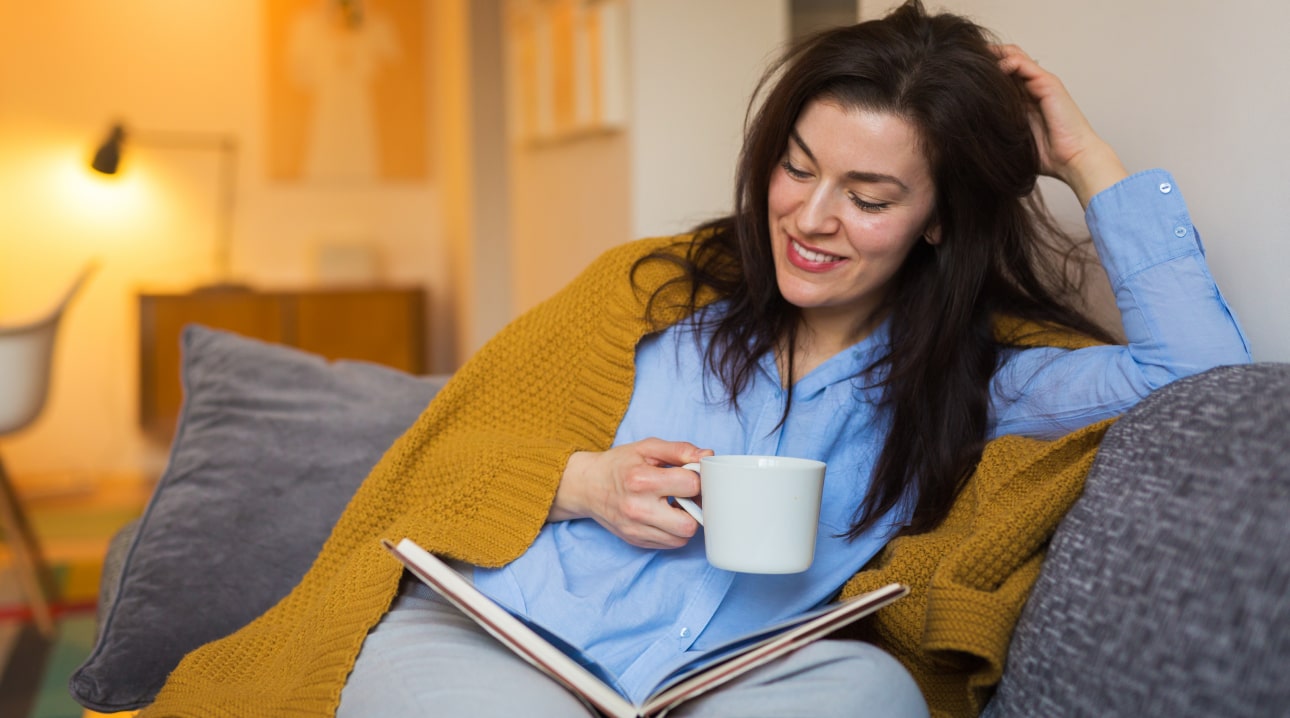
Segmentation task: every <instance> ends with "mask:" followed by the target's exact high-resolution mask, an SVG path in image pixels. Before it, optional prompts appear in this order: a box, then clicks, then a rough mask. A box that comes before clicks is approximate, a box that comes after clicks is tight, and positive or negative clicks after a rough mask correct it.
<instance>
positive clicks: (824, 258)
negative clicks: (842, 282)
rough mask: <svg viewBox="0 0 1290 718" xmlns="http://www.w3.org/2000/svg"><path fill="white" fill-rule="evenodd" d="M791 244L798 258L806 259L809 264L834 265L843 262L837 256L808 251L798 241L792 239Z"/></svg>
mask: <svg viewBox="0 0 1290 718" xmlns="http://www.w3.org/2000/svg"><path fill="white" fill-rule="evenodd" d="M789 244H791V245H792V247H793V251H794V252H796V253H797V254H798V256H800V257H801V258H802V259H805V260H806V261H808V262H813V263H815V264H833V263H834V262H841V261H842V259H843V258H842V257H839V256H837V255H833V254H825V253H823V252H817V251H815V250H813V249H807V248H806V247H804V246H802V244H801V243H800V242H798V241H797V240H796V239H790V240H789Z"/></svg>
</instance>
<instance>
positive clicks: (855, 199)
mask: <svg viewBox="0 0 1290 718" xmlns="http://www.w3.org/2000/svg"><path fill="white" fill-rule="evenodd" d="M848 196H849V197H850V198H851V203H852V204H854V205H855V206H856V207H859V208H860V211H861V212H881V211H883V210H884V209H887V208H888V207H890V206H891V203H890V202H866V201H864V200H862V199H860V197H859V196H857V195H854V194H852V195H848Z"/></svg>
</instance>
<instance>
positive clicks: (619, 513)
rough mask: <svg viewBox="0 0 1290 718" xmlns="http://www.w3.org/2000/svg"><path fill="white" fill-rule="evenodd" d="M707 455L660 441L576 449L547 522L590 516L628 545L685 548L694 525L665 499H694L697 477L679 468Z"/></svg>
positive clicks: (707, 452) (687, 446)
mask: <svg viewBox="0 0 1290 718" xmlns="http://www.w3.org/2000/svg"><path fill="white" fill-rule="evenodd" d="M712 453H713V452H712V451H710V450H708V449H700V448H698V447H696V446H695V445H694V444H690V443H688V442H684V441H664V440H662V439H643V440H641V441H636V442H633V443H630V444H623V445H622V446H615V447H614V448H612V449H610V450H608V451H603V452H592V451H579V452H577V453H575V454H573V455H572V456H570V457H569V463H568V464H566V465H565V468H564V475H563V477H562V478H561V479H560V487H559V489H557V491H556V494H555V503H553V504H552V506H551V512H550V513H549V514H548V516H547V520H548V521H566V520H569V519H577V518H591V519H595V520H596V522H597V523H599V524H600V525H601V526H604V527H605V528H606V529H608V530H609V531H610V532H611V533H613V534H614V535H615V536H617V537H619V538H621V539H622V540H624V541H626V542H627V543H630V544H632V545H633V546H640V547H641V548H679V547H681V546H684V545H685V544H686V542H687V541H689V540H690V537H691V536H694V532H695V531H697V530H698V528H699V524H698V522H697V521H695V520H694V519H693V518H691V517H690V515H689V514H687V513H686V512H685V511H684V510H682V509H680V508H677V507H675V506H673V505H672V504H670V503H669V502H668V497H669V496H685V497H693V496H697V495H698V493H699V476H698V474H696V473H694V472H693V471H690V470H688V469H682V468H680V467H681V466H682V465H683V464H688V463H690V462H694V461H698V460H699V459H701V458H703V457H705V456H711V455H712Z"/></svg>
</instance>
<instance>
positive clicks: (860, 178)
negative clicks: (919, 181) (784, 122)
mask: <svg viewBox="0 0 1290 718" xmlns="http://www.w3.org/2000/svg"><path fill="white" fill-rule="evenodd" d="M788 134H789V137H791V138H792V139H793V142H795V143H797V146H798V147H800V148H801V150H802V151H803V152H805V153H806V156H807V157H810V158H811V161H812V162H819V160H817V159H815V153H813V152H811V148H810V147H807V146H806V141H805V140H803V139H802V136H801V135H799V134H797V130H796V129H792V130H789V132H788ZM846 176H847V179H849V180H852V181H855V182H868V183H870V184H874V183H879V182H886V183H888V184H894V185H896V186H897V187H899V188H900V191H902V192H905V193H908V192H909V187H907V186H906V185H905V183H904V182H901V181H900V179H898V178H897V177H895V176H893V175H889V174H883V173H881V172H861V171H860V170H851V171H849V172H847V175H846Z"/></svg>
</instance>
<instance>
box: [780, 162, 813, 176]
mask: <svg viewBox="0 0 1290 718" xmlns="http://www.w3.org/2000/svg"><path fill="white" fill-rule="evenodd" d="M779 166H780V167H783V168H784V172H786V173H787V174H788V176H789V177H792V178H793V179H799V180H801V179H807V178H809V177H810V176H811V173H810V172H807V171H806V170H804V169H800V168H798V167H797V166H796V165H794V164H793V163H792V161H791V160H787V159H785V160H784V161H783V162H780V163H779Z"/></svg>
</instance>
